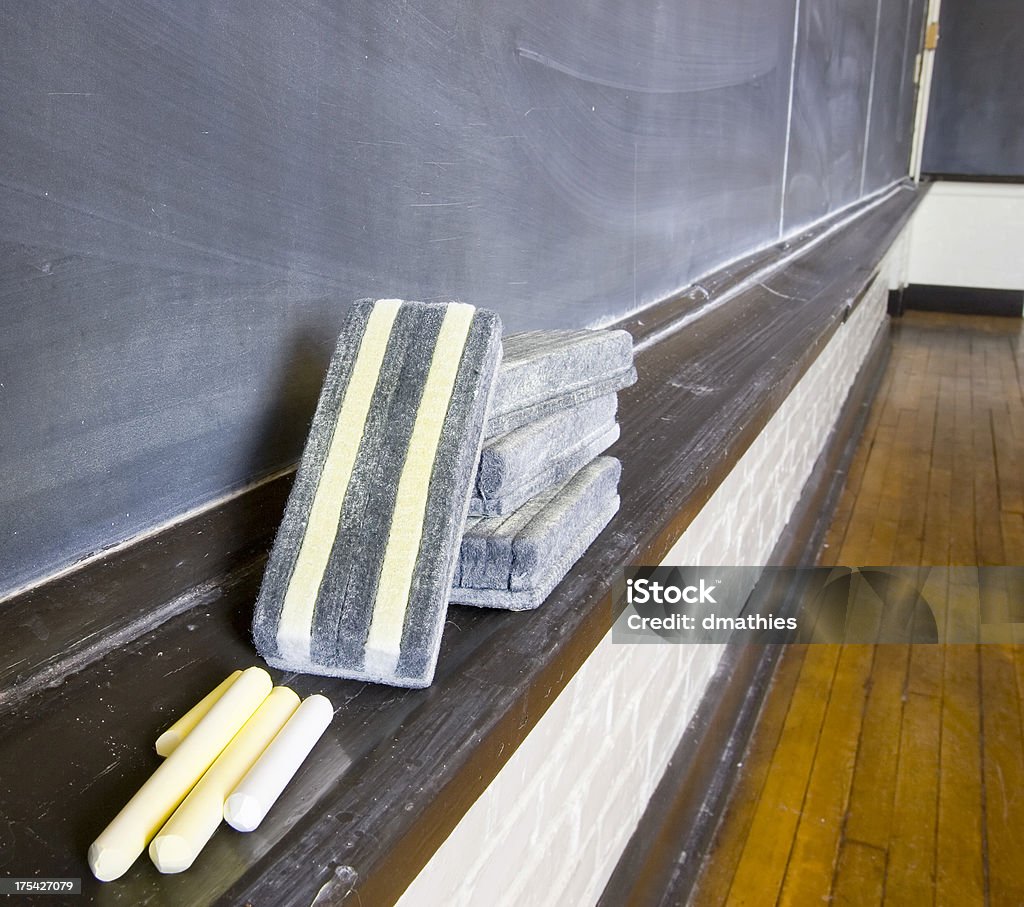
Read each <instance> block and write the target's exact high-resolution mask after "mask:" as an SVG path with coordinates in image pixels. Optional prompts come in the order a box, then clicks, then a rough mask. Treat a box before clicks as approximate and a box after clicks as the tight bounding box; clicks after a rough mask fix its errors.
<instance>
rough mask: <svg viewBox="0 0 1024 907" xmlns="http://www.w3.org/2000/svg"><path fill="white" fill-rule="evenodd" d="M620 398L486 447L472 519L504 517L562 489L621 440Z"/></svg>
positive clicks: (593, 403) (555, 416)
mask: <svg viewBox="0 0 1024 907" xmlns="http://www.w3.org/2000/svg"><path fill="white" fill-rule="evenodd" d="M617 403H618V401H617V398H616V396H615V394H605V395H604V396H603V397H596V398H595V399H593V400H587V401H586V402H584V403H580V404H579V405H578V406H573V407H570V408H569V409H563V410H560V411H558V412H555V413H552V414H551V415H550V416H545V417H544V418H542V419H538V420H537V421H536V422H530V423H528V424H527V425H524V426H522V427H521V428H516V429H513V430H512V431H510V432H507V433H506V434H504V435H499V436H498V437H497V438H493V439H491V440H489V441H487V442H486V443H485V444H484V449H483V451H482V452H481V454H480V467H479V469H478V470H477V476H476V486H475V488H474V492H473V497H472V498H471V499H470V502H469V513H470V515H471V516H502V515H503V514H506V513H511V512H512V511H513V510H515V509H516V508H517V507H519V505H520V504H523V503H525V502H526V501H527V500H529V499H530V498H532V497H533V496H534V495H536V494H539V493H540V492H542V491H544V489H546V488H550V487H552V486H553V485H559V484H561V483H562V482H564V481H565V480H566V479H568V478H569V477H570V476H572V475H575V474H576V473H577V472H579V470H580V469H582V468H583V466H585V465H586V464H587V463H589V462H590V461H591V460H593V459H594V457H596V456H597V455H598V454H599V453H601V452H602V451H604V450H607V448H608V447H609V446H610V445H611V444H612V443H613V442H614V441H615V440H616V439H617V438H618V437H619V426H618V425H617V424H616V422H615V409H616V406H617Z"/></svg>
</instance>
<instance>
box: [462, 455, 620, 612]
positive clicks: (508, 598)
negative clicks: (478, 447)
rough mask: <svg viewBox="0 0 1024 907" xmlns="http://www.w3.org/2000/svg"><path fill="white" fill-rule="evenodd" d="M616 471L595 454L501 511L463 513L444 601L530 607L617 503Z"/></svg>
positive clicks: (616, 464)
mask: <svg viewBox="0 0 1024 907" xmlns="http://www.w3.org/2000/svg"><path fill="white" fill-rule="evenodd" d="M620 473H621V465H620V464H619V461H618V460H616V459H615V458H614V457H598V458H597V459H596V460H594V461H593V462H592V463H590V464H588V465H587V466H584V467H583V469H581V470H580V471H579V472H578V473H577V474H576V475H575V476H573V477H572V478H571V479H570V480H569V481H568V482H566V483H565V484H564V485H561V486H559V487H556V488H554V489H549V490H548V491H546V492H544V493H543V494H540V495H538V496H537V497H535V498H532V499H531V500H529V501H527V502H526V503H525V504H523V506H522V507H520V508H519V509H518V510H516V511H514V512H512V513H511V514H509V515H508V516H502V517H470V518H469V519H468V520H467V521H466V529H465V531H464V533H463V536H462V546H461V549H460V552H459V564H458V567H457V568H456V572H455V581H454V584H453V586H452V591H451V599H450V600H451V601H452V602H453V603H455V604H462V605H477V606H480V607H485V608H506V609H508V610H511V611H525V610H529V609H531V608H536V607H537V606H538V605H540V604H541V603H542V602H543V601H544V599H546V598H547V597H548V595H550V594H551V590H552V589H554V588H555V586H557V585H558V584H559V583H560V582H561V581H562V579H563V578H564V577H565V575H566V574H567V573H568V572H569V570H570V569H571V568H572V566H573V564H575V563H576V561H578V560H579V559H580V557H581V556H582V555H583V552H585V551H586V550H587V548H589V547H590V545H591V543H592V542H593V541H594V539H596V538H597V536H598V535H600V533H601V530H602V529H604V527H605V526H606V525H607V524H608V521H609V520H611V518H612V517H613V516H614V515H615V513H616V511H617V510H618V509H619V496H618V484H619V475H620Z"/></svg>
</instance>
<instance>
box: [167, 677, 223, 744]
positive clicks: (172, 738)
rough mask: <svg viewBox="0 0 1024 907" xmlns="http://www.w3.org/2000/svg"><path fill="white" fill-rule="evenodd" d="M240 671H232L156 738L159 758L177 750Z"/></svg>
mask: <svg viewBox="0 0 1024 907" xmlns="http://www.w3.org/2000/svg"><path fill="white" fill-rule="evenodd" d="M241 674H242V672H241V671H232V672H231V673H230V674H229V675H228V676H227V677H225V678H224V679H223V680H222V681H221V682H220V683H219V684H217V686H215V687H214V688H213V689H212V690H210V692H209V693H207V694H206V695H205V696H204V697H203V698H202V699H200V700H199V702H197V703H196V704H195V705H194V706H192V708H190V709H189V710H188V711H187V712H186V713H185V714H184V715H182V716H181V717H180V718H179V719H178V720H177V721H175V722H174V724H172V725H171V726H170V727H169V728H167V730H166V731H164V732H163V733H162V734H161V735H160V736H159V737H157V738H156V751H157V755H159V756H170V755H171V753H173V752H174V751H175V749H177V746H178V744H179V743H181V741H182V740H184V739H185V738H186V737H187V736H188V734H189V731H191V730H192V728H194V727H195V726H196V725H197V724H199V722H200V721H201V720H202V718H203V717H204V716H205V715H206V713H207V712H208V711H210V709H211V708H213V704H214V703H215V702H216V701H217V700H218V699H220V697H221V696H223V695H224V694H225V693H226V692H227V690H228V687H230V686H231V684H233V683H234V682H235V681H236V680H238V678H239V677H240V676H241Z"/></svg>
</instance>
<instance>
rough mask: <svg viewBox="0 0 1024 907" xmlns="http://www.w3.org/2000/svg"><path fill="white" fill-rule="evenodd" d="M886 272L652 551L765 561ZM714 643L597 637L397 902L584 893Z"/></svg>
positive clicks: (688, 560)
mask: <svg viewBox="0 0 1024 907" xmlns="http://www.w3.org/2000/svg"><path fill="white" fill-rule="evenodd" d="M887 283H888V274H887V273H883V275H882V277H881V278H880V279H879V280H878V281H877V283H876V285H875V287H874V289H873V291H872V292H871V293H870V294H869V296H868V298H866V299H865V300H864V302H863V303H862V304H861V305H860V306H859V307H858V309H857V310H856V311H855V312H854V313H853V314H852V315H851V317H850V319H849V321H848V322H847V323H846V324H845V325H844V326H842V327H841V328H840V329H839V330H838V332H837V333H836V334H835V335H834V336H833V338H832V339H831V341H830V342H829V344H828V346H827V347H826V348H825V349H824V351H823V352H822V354H821V356H819V358H818V359H817V361H816V362H815V363H814V364H813V365H812V366H811V368H810V369H809V371H808V372H807V373H806V374H805V375H804V377H803V378H802V379H801V381H800V383H799V384H798V385H797V387H796V388H795V389H794V390H793V392H792V393H791V394H790V395H789V397H788V398H787V399H786V400H785V401H784V403H783V405H782V406H781V407H780V408H779V410H778V411H777V412H776V414H775V415H774V417H773V418H772V419H771V420H770V422H769V423H768V425H767V426H766V427H765V429H764V431H763V432H762V433H761V434H760V435H759V436H758V438H757V439H756V441H755V442H754V444H753V445H752V446H751V447H750V449H749V450H748V451H747V452H746V453H745V454H744V455H743V457H742V458H741V459H740V461H739V462H738V463H737V464H736V466H735V467H734V469H733V470H732V472H730V473H729V475H728V476H727V477H726V479H725V481H724V482H723V483H722V484H721V486H719V488H718V490H717V491H716V492H715V494H714V495H713V496H712V498H711V500H710V501H708V503H707V504H706V505H705V507H704V508H703V509H702V510H701V512H700V513H699V514H698V515H697V517H696V518H695V519H694V521H693V522H692V523H691V524H690V526H689V527H688V528H687V530H686V531H685V532H684V533H683V535H682V536H681V537H680V538H679V540H678V541H677V542H676V544H675V545H674V546H673V547H672V550H671V551H670V552H669V554H668V556H667V557H666V558H665V561H664V563H667V564H707V565H730V564H739V565H742V564H753V565H757V564H763V563H765V562H766V560H767V559H768V556H769V554H770V553H771V551H772V549H773V547H774V545H775V542H776V540H777V539H778V537H779V534H780V533H781V531H782V529H783V527H784V526H785V524H786V522H787V520H788V518H789V515H790V513H791V512H792V510H793V508H794V506H795V505H796V503H797V500H798V498H799V495H800V491H801V489H802V488H803V485H804V482H805V481H806V480H807V477H808V476H809V475H810V471H811V468H812V466H813V465H814V461H815V460H816V459H817V457H818V454H819V453H820V451H821V449H822V446H823V444H824V442H825V439H826V437H827V436H828V433H829V431H830V429H831V427H832V425H833V424H834V422H835V419H836V417H837V416H838V414H839V410H840V407H841V406H842V403H843V401H844V400H845V398H846V394H847V391H848V390H849V387H850V385H851V383H852V381H853V378H854V376H855V375H856V373H857V370H858V369H859V367H860V365H861V363H862V362H863V361H864V357H865V356H866V355H867V352H868V350H869V348H870V346H871V342H872V340H873V339H874V337H875V334H876V332H877V331H878V330H879V328H880V327H881V326H882V324H883V322H884V320H885V289H886V286H887ZM740 502H742V503H740ZM721 653H722V649H721V647H720V646H712V645H694V646H685V645H637V646H629V645H621V644H617V645H613V644H612V642H611V637H610V634H609V636H606V637H605V638H604V639H603V640H602V641H601V642H600V643H599V644H598V646H597V648H596V649H595V650H594V651H593V653H592V654H591V655H590V657H589V658H588V659H587V661H586V662H585V663H584V664H583V666H582V667H581V668H580V670H579V671H578V672H577V674H576V675H575V676H574V677H573V678H572V680H571V681H570V682H569V683H568V684H567V685H566V687H565V689H564V690H563V691H562V692H561V694H559V696H558V697H557V698H556V699H555V701H554V702H553V703H552V705H551V706H550V708H549V709H548V711H547V712H546V713H545V714H544V715H543V716H542V717H541V719H540V720H539V721H538V723H537V725H536V727H535V728H534V729H533V730H532V731H531V732H530V734H529V735H528V736H527V738H526V739H525V740H524V741H523V743H522V744H521V745H520V746H519V748H518V749H517V750H516V752H515V753H514V754H513V755H512V757H511V758H510V759H509V761H508V763H507V764H506V765H505V766H504V768H502V770H501V771H500V772H499V773H498V775H497V777H495V779H494V780H493V781H492V783H491V785H490V786H489V787H488V788H487V790H486V791H484V793H483V795H482V796H481V797H480V798H479V799H478V800H477V801H476V803H475V804H474V805H473V807H472V808H471V809H470V810H469V812H467V813H466V815H465V816H464V817H463V819H462V821H461V822H460V823H459V824H458V826H456V828H455V829H454V831H453V832H452V833H451V835H450V836H449V837H448V839H447V840H446V841H445V842H444V844H443V845H442V846H441V847H440V848H439V850H438V851H437V853H435V855H434V857H433V858H432V859H431V861H430V862H429V863H428V864H427V865H426V866H425V867H424V868H423V871H422V872H420V874H419V875H418V876H417V877H416V879H414V880H413V882H412V884H411V885H410V886H409V888H408V889H407V890H406V892H405V894H404V895H403V896H402V898H401V899H400V901H399V904H400V905H401V907H432V905H445V907H462V905H484V907H499V905H524V904H529V905H531V907H533V905H546V904H550V905H558V907H576V905H588V904H593V903H594V902H595V901H596V900H597V898H598V897H599V896H600V894H601V892H602V890H603V889H604V886H605V883H606V882H607V880H608V877H609V876H610V875H611V872H612V870H613V869H614V867H615V864H616V862H617V860H618V858H619V855H620V854H621V853H622V850H623V848H624V847H625V845H626V843H627V841H628V840H629V837H630V835H631V834H632V832H633V830H634V828H635V827H636V824H637V821H638V820H639V818H640V816H641V814H642V813H643V811H644V808H645V807H646V805H647V800H648V799H649V797H650V796H651V793H652V792H653V791H654V788H655V787H656V785H657V783H658V781H659V780H660V778H661V775H662V773H663V772H664V769H665V766H666V764H667V763H668V760H669V757H670V756H671V755H672V753H673V751H674V750H675V747H676V745H677V744H678V742H679V739H680V737H681V736H682V733H683V731H684V730H685V729H686V725H687V723H688V722H689V720H690V718H691V716H692V715H693V713H694V711H695V710H696V708H697V705H698V703H699V701H700V697H701V695H702V693H703V691H704V689H705V687H706V685H707V683H708V681H709V680H710V678H711V676H712V674H713V673H714V670H715V667H716V666H717V664H718V660H719V658H720V657H721Z"/></svg>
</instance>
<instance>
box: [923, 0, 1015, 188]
mask: <svg viewBox="0 0 1024 907" xmlns="http://www.w3.org/2000/svg"><path fill="white" fill-rule="evenodd" d="M939 33H940V38H939V45H938V48H937V50H936V54H935V73H934V75H933V77H932V89H931V99H930V103H929V106H928V128H927V130H926V132H925V142H924V156H923V158H922V169H923V170H924V172H926V173H937V174H944V175H952V176H988V177H1011V178H1015V179H1021V178H1024V92H1022V91H1021V86H1022V85H1024V52H1022V49H1021V48H1022V46H1024V5H1022V4H1021V3H1020V2H1019V0H942V7H941V14H940V19H939Z"/></svg>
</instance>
